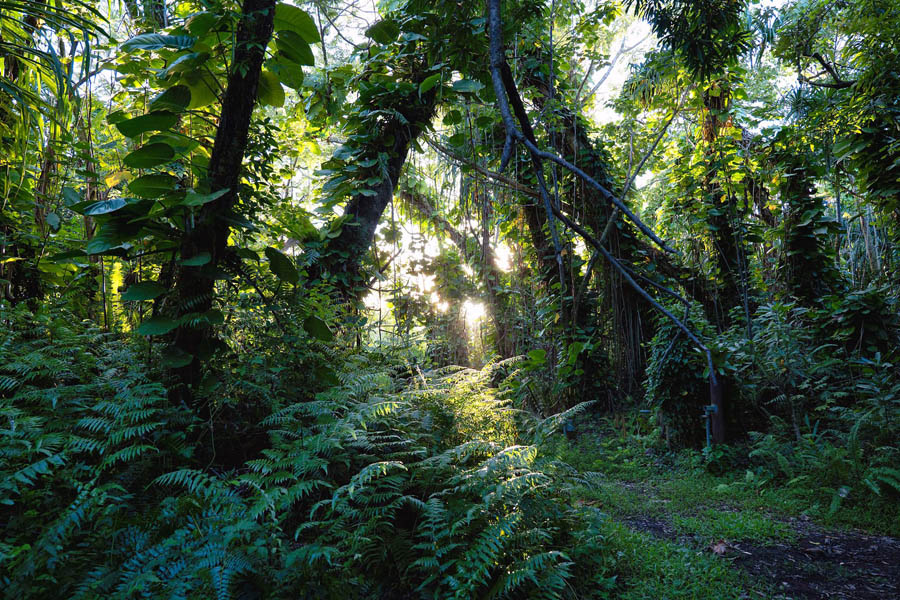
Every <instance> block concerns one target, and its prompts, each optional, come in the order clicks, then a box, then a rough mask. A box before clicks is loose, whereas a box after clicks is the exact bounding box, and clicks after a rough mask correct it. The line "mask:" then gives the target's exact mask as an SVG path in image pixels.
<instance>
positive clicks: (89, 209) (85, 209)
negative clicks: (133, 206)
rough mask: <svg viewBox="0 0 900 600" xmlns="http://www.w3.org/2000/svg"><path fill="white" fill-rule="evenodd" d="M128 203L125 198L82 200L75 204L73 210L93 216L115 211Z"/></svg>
mask: <svg viewBox="0 0 900 600" xmlns="http://www.w3.org/2000/svg"><path fill="white" fill-rule="evenodd" d="M126 204H128V201H127V200H126V199H125V198H109V199H108V200H100V201H99V202H82V203H81V204H77V205H75V206H73V207H72V210H74V211H75V212H77V213H79V214H82V215H85V216H86V217H93V216H96V215H105V214H107V213H111V212H115V211H117V210H119V209H120V208H122V207H123V206H125V205H126Z"/></svg>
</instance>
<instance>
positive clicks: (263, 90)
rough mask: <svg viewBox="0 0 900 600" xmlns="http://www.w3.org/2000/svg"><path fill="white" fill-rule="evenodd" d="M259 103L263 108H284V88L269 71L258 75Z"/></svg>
mask: <svg viewBox="0 0 900 600" xmlns="http://www.w3.org/2000/svg"><path fill="white" fill-rule="evenodd" d="M258 93H259V103H260V104H262V105H263V106H284V88H282V87H281V82H280V81H278V76H277V75H275V73H272V72H271V71H262V72H261V73H260V74H259V92H258Z"/></svg>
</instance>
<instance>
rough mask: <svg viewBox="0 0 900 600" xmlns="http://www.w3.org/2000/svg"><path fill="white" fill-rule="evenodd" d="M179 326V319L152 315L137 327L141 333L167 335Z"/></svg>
mask: <svg viewBox="0 0 900 600" xmlns="http://www.w3.org/2000/svg"><path fill="white" fill-rule="evenodd" d="M176 327H178V321H176V320H175V319H172V318H170V317H163V316H156V317H150V318H149V319H147V320H146V321H144V322H143V323H141V326H140V327H138V328H137V332H138V333H139V334H140V335H165V334H167V333H169V332H170V331H172V330H173V329H175V328H176Z"/></svg>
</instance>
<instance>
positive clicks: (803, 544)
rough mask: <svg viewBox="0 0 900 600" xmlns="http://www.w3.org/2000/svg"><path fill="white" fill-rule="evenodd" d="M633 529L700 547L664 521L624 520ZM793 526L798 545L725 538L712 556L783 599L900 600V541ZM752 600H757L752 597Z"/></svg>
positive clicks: (794, 523)
mask: <svg viewBox="0 0 900 600" xmlns="http://www.w3.org/2000/svg"><path fill="white" fill-rule="evenodd" d="M625 523H626V524H627V525H628V526H629V527H631V528H632V529H635V530H638V531H643V532H645V533H649V534H651V535H653V536H655V537H659V538H664V539H668V540H670V541H673V542H676V543H679V544H683V545H692V542H693V544H696V542H697V539H696V538H695V537H693V536H685V535H680V534H678V533H677V532H676V530H675V528H674V527H673V526H672V525H671V524H670V523H668V522H667V521H666V520H664V519H655V518H645V517H632V518H628V519H625ZM788 524H789V525H790V526H791V527H792V528H793V529H794V531H795V532H796V534H797V537H796V539H795V540H794V541H792V542H790V543H788V542H772V543H769V544H757V543H750V542H740V541H735V542H732V541H727V540H721V541H719V542H715V543H713V544H711V545H710V546H709V548H708V551H709V552H713V553H715V554H718V555H720V556H722V558H723V559H725V560H730V561H732V563H733V564H734V566H735V567H738V568H741V569H744V570H746V571H747V572H749V573H751V574H752V575H754V576H756V577H758V578H761V579H765V580H768V581H770V582H771V583H772V584H773V585H774V586H775V588H776V589H777V590H778V593H779V597H781V598H794V599H804V600H806V599H823V600H826V599H827V600H900V540H898V539H896V538H891V537H886V536H875V535H868V534H865V533H861V532H856V531H836V530H829V529H824V528H821V527H819V526H817V525H814V524H812V523H810V522H809V521H805V520H802V519H790V520H789V521H788ZM747 597H748V598H750V597H752V596H747Z"/></svg>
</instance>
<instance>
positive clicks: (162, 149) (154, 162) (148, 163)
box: [122, 142, 175, 169]
mask: <svg viewBox="0 0 900 600" xmlns="http://www.w3.org/2000/svg"><path fill="white" fill-rule="evenodd" d="M173 158H175V150H174V149H173V148H172V146H170V145H168V144H164V143H162V142H156V143H153V144H147V145H145V146H141V147H140V148H138V149H137V150H135V151H134V152H131V153H130V154H126V155H125V158H123V159H122V162H123V163H124V164H125V165H126V166H128V167H131V168H132V169H149V168H151V167H158V166H159V165H164V164H166V163H167V162H169V161H171V160H172V159H173Z"/></svg>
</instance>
